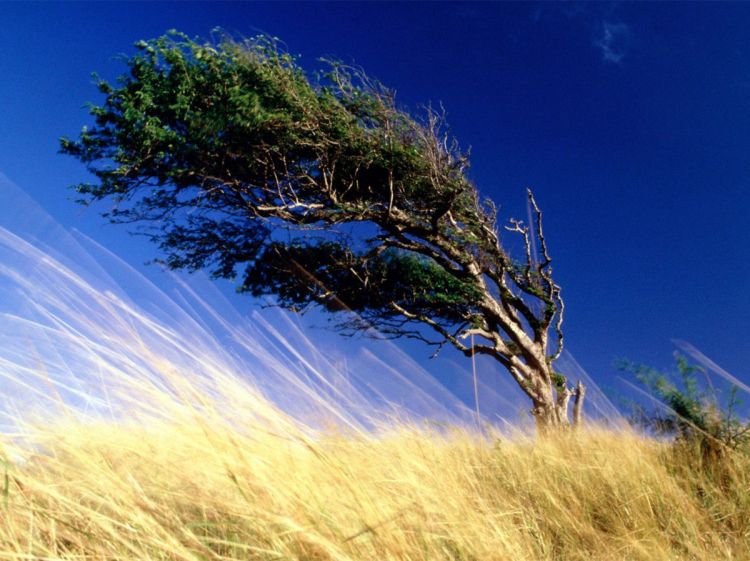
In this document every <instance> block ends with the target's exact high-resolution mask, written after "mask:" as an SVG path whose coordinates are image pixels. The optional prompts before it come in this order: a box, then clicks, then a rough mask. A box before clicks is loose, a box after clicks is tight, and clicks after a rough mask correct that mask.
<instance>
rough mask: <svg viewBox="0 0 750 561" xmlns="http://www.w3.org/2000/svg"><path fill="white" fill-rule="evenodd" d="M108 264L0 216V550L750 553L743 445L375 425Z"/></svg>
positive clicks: (207, 317) (11, 553)
mask: <svg viewBox="0 0 750 561" xmlns="http://www.w3.org/2000/svg"><path fill="white" fill-rule="evenodd" d="M56 233H57V232H56ZM56 237H58V238H60V237H61V236H59V235H56ZM71 247H77V246H71ZM79 254H80V252H77V253H75V255H79ZM107 259H110V256H109V255H108V254H106V253H103V254H99V255H98V258H97V259H96V260H95V261H94V262H95V263H96V267H95V268H93V271H94V273H93V274H86V273H91V271H88V270H84V271H82V272H81V274H79V271H77V268H76V267H75V266H74V265H76V264H78V265H77V267H78V268H80V263H83V262H88V261H85V260H82V259H76V260H74V261H75V262H74V264H73V265H66V264H65V263H63V262H61V261H60V260H57V259H55V258H53V257H52V256H51V255H50V254H49V253H48V252H45V251H42V250H41V249H39V248H37V247H35V246H33V245H31V244H30V243H29V242H27V241H26V240H24V239H23V238H20V237H18V236H16V235H15V234H13V233H11V232H9V231H7V230H4V229H2V228H0V264H1V265H0V297H2V301H3V306H4V309H5V311H4V312H3V313H2V315H0V339H1V340H2V344H0V381H2V383H3V385H1V386H0V393H2V395H0V397H2V398H3V401H5V400H6V399H7V400H8V401H9V402H10V406H7V404H3V405H5V407H3V408H2V409H0V411H1V412H2V415H1V416H0V418H3V420H4V421H5V419H4V415H5V413H6V412H7V411H12V410H13V408H14V407H15V408H16V413H15V415H14V416H13V417H12V418H11V419H10V421H11V422H10V423H9V424H7V423H6V424H5V425H4V426H5V427H7V428H5V429H4V430H5V431H6V432H5V434H4V435H2V436H0V460H1V462H0V559H81V560H82V559H89V560H105V559H108V560H109V559H112V560H114V559H128V560H150V559H163V560H191V561H192V560H198V559H207V560H214V559H217V560H218V559H243V560H251V559H252V560H256V559H257V560H268V561H271V560H280V559H289V560H309V561H313V560H336V561H339V560H341V561H343V560H349V559H351V560H355V559H356V560H371V561H385V560H403V561H420V560H449V559H450V560H466V561H468V560H477V561H493V560H509V561H510V560H512V561H525V560H529V561H531V560H534V561H537V560H553V559H554V560H562V561H574V560H608V561H609V560H612V561H615V560H616V561H620V560H644V561H660V560H672V559H680V560H683V559H685V560H687V559H695V560H699V561H719V560H738V561H742V560H750V459H748V458H747V457H745V456H741V455H736V454H733V455H729V456H728V457H727V458H726V460H725V461H724V462H722V463H720V464H704V463H702V458H701V456H700V454H698V453H695V452H693V451H691V450H689V449H687V448H685V447H682V448H675V447H672V446H670V445H669V444H667V443H663V442H662V443H660V442H657V441H655V440H651V439H648V438H644V437H641V436H638V435H636V434H634V433H632V432H629V431H627V430H625V429H621V430H612V429H610V430H604V429H597V428H594V427H592V428H590V429H588V430H586V431H584V432H582V433H580V434H577V435H574V436H571V435H568V436H565V437H559V438H550V439H546V440H533V439H531V438H529V437H528V436H524V435H522V434H517V435H506V434H500V433H494V432H492V431H485V432H484V433H481V434H480V433H479V432H478V431H477V430H474V429H470V428H458V427H456V428H451V427H449V426H446V425H441V426H437V425H432V426H429V425H427V424H422V425H418V424H415V422H413V421H412V422H409V421H405V420H404V419H406V418H408V416H407V415H404V416H402V417H401V418H398V417H396V416H393V417H392V418H391V419H390V420H389V419H388V418H387V417H386V416H383V415H382V414H378V415H375V416H373V417H372V418H370V419H368V417H369V416H370V415H371V414H370V412H369V411H368V410H362V409H367V407H366V405H367V403H368V400H367V398H366V396H365V397H360V394H359V393H358V392H357V391H355V390H356V388H355V387H352V386H351V385H350V384H349V385H348V384H347V383H346V382H347V379H346V377H345V376H339V377H338V378H337V379H336V380H334V381H331V380H329V379H325V374H326V372H325V370H326V369H327V368H328V366H327V365H326V364H327V363H325V361H324V360H322V358H325V357H319V356H316V359H315V360H312V361H310V360H307V359H306V358H305V356H303V354H304V353H302V352H301V351H300V352H298V349H295V348H293V346H292V345H290V344H289V343H288V341H287V340H284V341H283V344H280V345H273V344H271V341H270V339H259V338H257V337H253V336H252V335H253V333H254V332H253V333H250V334H249V335H248V334H247V333H245V331H244V330H241V329H239V328H237V327H236V326H234V325H233V324H232V323H231V322H227V321H226V320H224V319H223V317H222V316H221V315H219V314H217V313H214V312H213V311H212V309H211V308H210V307H209V306H204V305H202V303H201V302H202V301H201V300H200V299H198V298H196V299H194V301H196V300H197V302H198V304H197V305H195V306H194V307H193V308H192V309H194V310H195V313H194V314H193V315H189V314H187V313H186V312H184V311H182V310H181V309H180V308H179V307H178V306H176V305H174V304H172V303H170V301H169V300H168V299H167V297H166V296H165V295H164V294H163V293H161V292H158V291H156V290H155V289H153V288H152V287H151V285H148V284H146V283H142V284H141V285H139V286H140V287H141V288H143V289H144V292H145V293H146V294H147V295H150V297H151V299H152V301H151V302H149V304H150V305H156V306H157V307H159V308H162V309H163V310H164V311H163V313H161V314H158V313H157V312H156V311H154V310H151V311H150V312H149V313H146V312H145V311H144V309H143V304H141V305H140V306H138V305H135V304H134V303H133V302H131V301H130V300H129V299H128V298H127V297H126V296H124V295H121V294H120V292H118V290H117V287H116V286H114V287H113V286H111V282H105V281H107V279H108V278H109V277H107V276H105V275H102V274H97V273H96V271H98V270H99V269H98V267H99V265H100V264H101V263H104V262H106V261H107ZM71 267H72V268H71ZM117 271H118V274H117V275H116V276H114V277H113V278H123V277H124V276H126V275H133V272H132V271H131V270H129V269H128V268H127V267H123V266H120V267H119V268H117ZM88 279H91V280H88ZM152 307H153V306H150V308H152ZM157 311H158V310H157ZM211 323H216V324H219V325H220V326H223V327H224V329H225V335H226V336H225V337H224V338H223V339H221V340H219V339H218V338H216V337H215V336H213V335H212V333H211V329H209V327H208V324H211ZM283 336H284V334H283V333H280V334H279V337H277V339H279V340H281V339H282V338H283ZM227 341H229V342H232V343H234V345H229V346H228V347H227V344H226V343H227ZM307 347H308V348H310V349H314V345H312V344H307ZM283 349H287V351H288V352H289V354H290V356H291V358H289V359H288V360H281V358H280V357H279V356H277V355H278V354H279V353H280V352H282V351H283ZM243 352H244V353H245V354H246V355H247V356H248V357H250V358H251V359H252V360H250V361H244V360H243V359H242V356H243V355H242V353H243ZM318 358H321V360H317V359H318ZM297 364H303V365H304V368H297V366H296V365H297ZM319 364H322V365H323V366H322V367H319V366H318V365H319ZM253 368H254V369H253ZM252 374H254V375H255V378H254V381H253V376H252ZM407 374H408V373H407ZM329 375H330V373H329ZM363 375H365V376H369V375H371V372H369V371H366V372H363ZM407 377H408V376H407ZM269 380H271V381H275V383H274V384H270V383H269ZM255 382H258V383H259V382H265V383H266V384H265V385H266V386H269V387H271V388H277V387H278V388H280V389H281V390H282V391H283V392H285V393H286V395H287V396H288V399H287V400H286V401H285V403H287V404H289V405H290V407H289V408H288V409H287V408H285V409H284V410H283V411H282V409H281V408H280V406H278V405H273V404H272V403H271V402H270V401H268V400H266V399H264V397H263V396H262V395H261V393H260V392H259V391H257V390H256V389H254V386H253V383H255ZM414 387H415V386H414V385H413V384H411V385H410V384H406V383H404V384H402V385H396V386H394V388H395V389H394V392H401V393H402V394H404V397H409V398H410V399H413V398H414V396H415V394H414V393H413V392H414V391H415V389H414ZM408 392H412V393H408ZM277 393H278V392H277ZM407 393H408V395H407ZM410 396H412V397H410ZM336 400H338V402H337V401H336ZM274 403H277V404H279V403H280V401H279V400H275V401H274ZM341 403H344V404H345V405H344V406H343V407H342V406H341ZM425 403H428V404H432V403H437V402H436V401H435V400H426V401H425ZM359 404H362V406H361V407H359ZM290 409H294V411H291V410H290ZM40 410H41V413H43V414H40ZM435 410H437V408H435ZM291 414H294V417H292V416H290V415H291ZM394 415H395V412H394ZM412 418H414V417H412ZM303 420H304V422H303ZM326 427H329V428H326Z"/></svg>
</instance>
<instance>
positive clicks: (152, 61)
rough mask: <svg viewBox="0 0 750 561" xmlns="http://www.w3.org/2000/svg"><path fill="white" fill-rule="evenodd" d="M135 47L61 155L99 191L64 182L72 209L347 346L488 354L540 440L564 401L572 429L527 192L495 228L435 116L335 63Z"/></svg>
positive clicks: (170, 39)
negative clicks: (367, 339)
mask: <svg viewBox="0 0 750 561" xmlns="http://www.w3.org/2000/svg"><path fill="white" fill-rule="evenodd" d="M136 47H137V52H136V54H135V55H133V56H132V57H130V58H129V59H127V65H128V67H129V71H128V73H127V74H125V75H123V76H121V77H120V78H119V79H118V81H117V82H116V84H111V83H108V82H106V81H104V80H100V81H99V83H98V86H99V90H100V91H101V92H102V93H103V94H104V96H105V100H104V102H103V104H102V105H92V106H90V112H91V115H92V116H93V117H94V119H95V125H94V126H93V127H91V128H86V127H84V128H83V130H82V132H81V133H80V135H79V137H78V138H77V139H75V140H71V139H68V138H63V139H62V141H61V142H62V152H63V153H66V154H70V155H72V156H75V157H76V158H78V159H79V160H80V161H82V162H83V163H85V164H86V165H87V167H88V169H89V171H90V172H91V173H92V174H93V175H94V176H95V177H96V179H97V181H96V182H94V183H86V184H81V185H77V186H75V187H76V189H77V190H78V192H79V193H80V194H81V195H82V198H81V201H82V202H84V203H91V202H94V201H98V200H109V201H110V202H111V205H110V208H109V210H108V211H107V212H105V213H104V216H106V217H107V218H108V219H109V220H111V221H113V222H117V223H140V225H141V227H142V228H144V229H145V231H146V232H147V233H148V235H149V236H150V237H151V239H152V240H153V241H155V242H156V243H158V245H159V247H160V249H161V251H162V255H163V260H164V262H165V263H166V264H167V265H168V266H169V267H171V268H174V269H187V270H198V269H207V270H209V271H210V272H211V273H212V274H213V275H214V276H215V277H221V278H232V279H237V280H238V289H239V290H240V291H242V292H247V293H250V294H252V295H254V296H262V295H272V296H275V298H276V301H277V302H278V303H279V304H281V305H283V306H286V307H288V308H289V309H292V310H296V311H302V310H305V309H307V308H308V307H309V306H311V305H317V306H320V307H322V308H323V309H325V310H327V311H329V312H332V313H333V316H332V317H333V318H334V319H335V321H334V322H333V323H334V325H335V326H336V327H337V328H339V329H341V330H342V331H344V332H348V333H356V332H362V331H364V332H373V330H377V332H378V333H381V334H384V335H386V336H390V337H413V338H417V339H420V340H423V341H425V342H427V343H430V344H433V345H436V346H437V347H438V350H439V349H440V348H441V347H442V346H443V345H445V344H450V345H453V346H454V347H455V348H457V349H458V350H459V351H460V352H462V353H463V354H464V355H466V356H467V357H471V356H473V355H476V354H482V355H489V356H491V357H493V358H494V359H495V360H497V361H498V362H500V364H502V365H503V366H504V367H505V368H506V369H507V370H508V372H509V373H510V375H511V376H512V377H513V379H514V380H515V381H516V382H517V383H518V385H519V387H520V388H521V389H522V390H523V392H524V393H525V394H526V395H527V396H528V397H529V398H530V399H531V401H532V403H533V409H532V412H533V415H534V417H535V419H536V421H537V426H538V427H539V428H540V429H541V430H547V429H549V428H552V427H561V426H568V425H569V424H570V421H569V414H568V408H569V403H570V400H571V398H572V397H574V398H575V399H574V401H575V407H574V414H573V417H574V423H577V422H578V421H579V419H580V417H581V408H582V404H583V398H584V387H583V385H581V383H580V382H578V384H577V386H576V387H575V388H574V387H571V386H570V385H569V384H568V380H567V379H566V377H565V376H564V375H563V374H560V373H558V372H556V371H555V369H554V363H555V360H556V359H557V358H558V357H559V356H560V354H561V352H562V350H563V332H562V322H563V300H562V298H561V295H560V287H559V286H558V285H557V284H556V283H555V281H554V280H553V278H552V268H551V266H550V264H551V258H550V253H549V250H548V246H547V242H546V240H545V237H544V233H543V231H542V213H541V211H540V210H539V207H538V206H537V203H536V201H535V200H534V197H533V195H532V193H531V192H530V191H529V192H528V198H529V203H530V205H531V208H532V210H533V212H532V216H533V220H532V224H524V223H523V222H521V221H518V220H510V222H509V224H508V225H507V226H505V227H504V229H503V231H502V232H501V231H500V228H499V227H498V223H497V214H496V209H495V206H494V205H493V203H492V202H491V201H490V200H489V199H485V198H482V197H481V196H480V194H479V192H478V191H477V189H476V187H475V186H474V185H473V184H472V182H471V181H470V180H469V179H468V178H467V175H466V171H467V168H468V165H469V161H468V157H467V155H466V154H465V153H463V152H461V151H460V149H459V147H458V145H457V143H456V142H455V141H454V140H452V139H451V138H449V136H448V135H447V133H446V131H445V125H444V122H443V119H442V115H440V114H438V113H437V112H435V111H432V110H430V109H427V110H425V114H424V116H423V117H421V118H415V117H412V116H410V115H409V114H408V113H407V112H405V111H404V110H402V109H400V108H399V107H398V106H397V105H396V103H395V101H394V95H393V93H392V92H391V91H389V90H388V89H386V88H384V87H383V86H381V85H380V84H378V83H376V82H374V81H372V80H370V79H368V78H367V77H366V76H365V75H364V73H362V72H361V71H359V70H356V69H352V68H349V67H346V66H343V65H340V64H336V63H328V67H327V68H328V71H327V72H326V73H325V74H323V75H321V76H319V77H317V78H316V79H314V80H312V79H309V78H308V77H307V76H306V74H305V73H304V72H303V70H302V69H301V68H300V67H299V65H298V64H297V63H296V61H295V59H294V57H292V56H290V55H289V54H287V53H286V52H285V51H283V50H282V49H280V48H279V45H278V43H277V42H276V41H274V40H272V39H268V38H256V39H253V40H248V41H243V42H235V41H231V40H225V41H223V42H220V43H218V44H209V43H202V42H199V41H195V40H192V39H190V38H188V37H187V36H185V35H182V34H179V33H176V32H172V33H170V34H168V35H166V36H162V37H159V38H157V39H154V40H150V41H141V42H139V43H137V44H136ZM501 234H502V235H501ZM511 235H512V236H519V239H520V240H521V241H522V246H523V247H524V248H525V251H524V254H523V255H521V256H519V258H517V259H514V258H513V257H511V256H510V255H509V253H508V252H507V251H506V248H505V247H504V245H503V240H502V238H503V236H511ZM536 255H538V256H539V258H538V259H536V258H535V256H536Z"/></svg>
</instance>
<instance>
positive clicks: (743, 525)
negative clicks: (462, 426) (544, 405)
mask: <svg viewBox="0 0 750 561" xmlns="http://www.w3.org/2000/svg"><path fill="white" fill-rule="evenodd" d="M260 406H262V403H261V401H258V402H257V403H256V407H260ZM183 409H184V410H182V411H180V410H179V408H177V407H176V406H174V404H173V408H172V409H171V410H170V414H169V416H170V418H171V420H170V421H169V422H166V421H158V420H156V419H150V420H149V422H148V423H143V422H141V423H140V424H139V423H138V422H133V423H130V424H129V425H127V426H126V425H124V424H116V423H113V422H110V423H105V422H99V423H81V422H77V421H75V420H71V421H67V422H60V423H57V424H56V425H55V427H54V428H53V427H52V426H50V425H47V426H46V428H39V427H37V428H36V429H34V430H35V433H34V436H33V437H31V438H32V440H34V441H36V442H38V443H40V444H41V445H42V446H43V448H44V453H43V454H38V455H37V456H35V457H32V458H31V459H30V460H29V461H28V462H26V463H16V464H12V463H8V469H7V470H6V475H7V476H6V478H5V484H4V486H3V489H4V493H3V497H2V498H3V504H2V505H0V513H1V514H2V516H0V558H2V559H139V560H141V559H170V560H171V559H185V560H195V559H259V560H261V559H262V560H273V559H299V560H341V561H343V560H349V559H358V560H359V559H367V560H409V561H415V560H428V559H430V560H433V559H434V560H438V559H440V560H442V559H445V560H448V559H454V560H458V559H461V560H472V559H474V560H481V561H492V560H498V561H499V560H513V561H523V560H548V559H549V560H552V559H559V560H565V561H568V560H570V561H572V560H584V559H586V560H644V561H659V560H668V559H669V560H671V559H696V560H702V561H703V560H705V561H709V560H710V561H713V560H721V559H727V560H730V559H731V560H742V559H750V460H749V459H748V458H746V457H742V456H737V457H732V458H730V459H729V460H728V461H727V462H726V463H725V464H723V466H721V469H710V468H711V466H702V465H701V464H700V462H699V461H698V460H699V457H698V456H696V455H694V454H692V453H691V452H690V451H689V450H686V449H675V448H673V447H670V446H668V445H667V444H664V443H658V442H656V441H654V440H650V439H647V438H643V437H640V436H637V435H635V434H632V433H630V432H627V431H613V430H600V429H594V428H592V429H589V430H587V431H585V432H583V433H581V434H580V435H578V436H577V437H575V438H571V437H568V436H566V437H561V438H559V439H551V438H550V439H547V440H543V441H540V440H532V439H530V438H526V437H523V436H515V437H512V438H504V437H501V436H499V435H493V436H489V437H479V436H478V435H476V434H473V433H471V432H470V431H465V430H459V429H455V430H445V429H443V430H440V431H437V430H427V429H424V428H418V427H414V426H407V425H404V424H402V425H395V426H393V427H392V428H391V429H389V430H381V431H380V432H379V433H378V434H367V433H364V432H354V431H352V432H351V433H350V434H344V433H341V432H339V433H336V432H335V431H333V430H331V431H328V432H321V433H315V432H313V431H310V430H303V429H302V428H300V427H297V426H296V425H295V423H294V422H293V421H292V420H290V419H288V418H285V417H284V416H283V415H282V414H281V413H279V412H278V411H275V410H274V409H273V408H271V407H269V408H268V410H267V411H266V412H265V416H266V417H267V419H266V421H267V422H264V421H262V420H257V419H256V421H255V422H253V423H250V424H248V425H247V426H245V427H243V429H242V430H238V429H236V428H231V426H230V424H228V423H226V422H222V421H220V420H219V418H218V417H216V416H215V415H213V414H211V413H206V412H205V410H204V412H203V413H202V414H201V415H200V416H198V415H197V414H196V412H195V410H193V409H191V408H189V407H184V408H183ZM254 414H255V416H256V418H257V417H259V416H260V417H263V416H264V415H259V412H258V411H256V412H255V413H254ZM272 414H273V415H277V416H278V418H276V419H275V423H271V422H270V421H272V420H274V419H273V418H272ZM141 421H143V419H141ZM145 427H147V428H145ZM20 453H21V451H20V450H15V451H14V445H13V444H11V443H10V442H7V443H6V444H5V455H6V458H7V457H9V455H10V454H20ZM2 475H3V474H2V473H0V477H2Z"/></svg>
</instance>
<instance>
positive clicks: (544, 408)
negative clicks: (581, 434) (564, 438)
mask: <svg viewBox="0 0 750 561" xmlns="http://www.w3.org/2000/svg"><path fill="white" fill-rule="evenodd" d="M585 395H586V386H584V385H583V384H582V383H581V381H580V380H579V381H578V384H577V385H576V387H575V389H573V388H569V387H567V386H565V387H563V388H556V389H555V390H554V393H553V389H552V386H551V385H550V386H549V391H545V392H543V395H542V399H535V400H534V409H533V410H532V414H533V415H534V420H535V421H536V428H537V432H538V433H539V434H540V435H544V434H549V433H551V432H555V431H558V430H567V429H569V428H571V427H572V428H578V427H580V425H581V424H582V422H583V414H582V411H583V401H584V398H585ZM571 397H574V398H575V399H574V407H573V423H572V424H571V422H570V418H569V415H568V409H569V406H570V398H571Z"/></svg>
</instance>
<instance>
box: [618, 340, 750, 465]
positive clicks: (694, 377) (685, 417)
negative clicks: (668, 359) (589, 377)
mask: <svg viewBox="0 0 750 561" xmlns="http://www.w3.org/2000/svg"><path fill="white" fill-rule="evenodd" d="M674 356H675V361H676V366H677V370H676V372H672V373H663V372H660V371H658V370H656V369H655V368H652V367H650V366H646V365H643V364H635V363H633V362H630V361H627V360H620V361H618V367H619V368H620V370H624V371H627V372H631V373H632V374H634V375H635V378H636V379H637V380H638V381H639V382H640V383H641V384H642V385H643V386H645V387H646V389H647V390H648V391H649V393H650V394H651V395H652V396H653V397H654V398H655V399H656V400H658V401H659V402H660V403H661V404H662V407H660V408H659V409H658V410H657V409H652V410H647V409H645V408H643V407H640V406H635V407H634V415H633V421H634V422H635V423H636V424H639V425H641V426H645V427H646V428H648V429H649V430H652V431H654V432H655V433H657V434H660V435H667V436H674V437H675V438H676V440H677V442H679V443H681V444H688V445H695V446H698V447H699V449H700V450H701V452H702V453H703V455H704V457H706V456H708V457H712V458H716V457H723V456H724V455H725V454H726V453H727V452H728V451H730V450H741V451H743V452H748V451H750V423H749V422H747V421H742V420H741V419H740V418H739V416H738V414H737V408H738V407H739V406H740V405H741V401H740V398H739V396H738V388H737V386H735V385H732V386H731V387H730V388H729V392H728V396H727V398H726V399H725V400H724V402H723V403H722V400H721V399H720V395H719V392H718V391H717V390H716V389H715V388H714V387H713V386H712V385H711V383H710V381H709V380H708V378H707V372H706V370H705V368H703V367H702V366H700V365H696V364H691V363H690V362H689V361H688V359H687V358H686V357H684V356H683V355H681V354H679V353H675V355H674ZM699 374H702V375H703V376H704V377H705V380H706V383H705V384H703V383H701V381H700V380H699V377H698V375H699Z"/></svg>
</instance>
